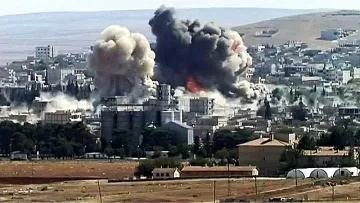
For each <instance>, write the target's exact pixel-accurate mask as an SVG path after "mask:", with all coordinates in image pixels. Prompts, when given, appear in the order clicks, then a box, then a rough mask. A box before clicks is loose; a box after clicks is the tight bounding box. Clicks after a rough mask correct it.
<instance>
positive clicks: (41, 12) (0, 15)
mask: <svg viewBox="0 0 360 203" xmlns="http://www.w3.org/2000/svg"><path fill="white" fill-rule="evenodd" d="M169 7H172V8H175V9H176V10H188V9H274V10H275V9H278V10H304V11H311V10H329V11H331V10H332V11H334V10H352V9H342V8H339V9H332V8H276V7H228V6H222V7H181V8H176V7H173V6H169ZM156 9H157V8H139V9H115V10H88V11H82V10H69V11H39V12H25V13H14V14H4V15H2V14H0V17H7V16H16V15H31V14H46V13H96V12H114V11H149V10H154V11H155V10H156ZM355 10H356V9H355Z"/></svg>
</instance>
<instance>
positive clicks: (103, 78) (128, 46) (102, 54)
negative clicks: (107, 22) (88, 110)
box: [90, 25, 156, 102]
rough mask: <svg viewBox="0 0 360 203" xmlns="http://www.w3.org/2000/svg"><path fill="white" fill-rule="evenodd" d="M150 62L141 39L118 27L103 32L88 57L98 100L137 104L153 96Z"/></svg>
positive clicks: (148, 50)
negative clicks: (121, 98)
mask: <svg viewBox="0 0 360 203" xmlns="http://www.w3.org/2000/svg"><path fill="white" fill-rule="evenodd" d="M154 59H155V53H154V52H153V51H152V50H151V48H150V44H149V42H148V40H147V39H146V38H145V37H144V36H143V35H141V34H138V33H130V31H129V30H128V29H127V28H124V27H121V26H118V25H112V26H109V27H108V28H106V29H105V30H104V31H103V32H102V33H101V38H100V40H98V41H97V42H96V43H95V46H94V50H93V52H92V53H91V54H90V68H91V69H92V70H93V71H94V72H95V86H96V88H97V90H98V91H99V93H100V95H99V96H100V97H101V98H102V97H108V96H127V98H128V99H127V100H128V101H127V102H137V101H138V100H139V99H140V98H144V97H147V96H150V95H151V94H153V93H155V91H156V84H155V82H154V81H152V80H151V77H152V76H153V75H154V66H155V60H154Z"/></svg>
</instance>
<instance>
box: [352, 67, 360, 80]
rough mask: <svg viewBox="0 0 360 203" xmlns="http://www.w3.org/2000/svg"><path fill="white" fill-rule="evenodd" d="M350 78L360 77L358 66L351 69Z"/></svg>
mask: <svg viewBox="0 0 360 203" xmlns="http://www.w3.org/2000/svg"><path fill="white" fill-rule="evenodd" d="M352 78H353V79H359V78H360V68H354V69H353V70H352Z"/></svg>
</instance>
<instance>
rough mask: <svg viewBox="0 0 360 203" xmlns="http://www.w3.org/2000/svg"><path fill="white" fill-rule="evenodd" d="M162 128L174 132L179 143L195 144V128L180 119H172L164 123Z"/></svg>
mask: <svg viewBox="0 0 360 203" xmlns="http://www.w3.org/2000/svg"><path fill="white" fill-rule="evenodd" d="M162 128H164V129H167V130H168V131H170V132H172V133H173V134H174V135H175V139H176V140H177V142H178V143H186V144H187V145H192V144H194V130H193V128H192V127H190V126H188V125H186V124H184V123H181V122H179V121H171V122H168V123H166V124H164V125H162Z"/></svg>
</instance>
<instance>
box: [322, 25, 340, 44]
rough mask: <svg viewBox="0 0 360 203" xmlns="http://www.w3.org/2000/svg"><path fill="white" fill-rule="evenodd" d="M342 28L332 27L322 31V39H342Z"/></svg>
mask: <svg viewBox="0 0 360 203" xmlns="http://www.w3.org/2000/svg"><path fill="white" fill-rule="evenodd" d="M342 32H343V31H342V29H341V28H331V29H326V30H323V31H321V39H323V40H331V41H332V40H338V39H341V38H342V37H343V36H342Z"/></svg>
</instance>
